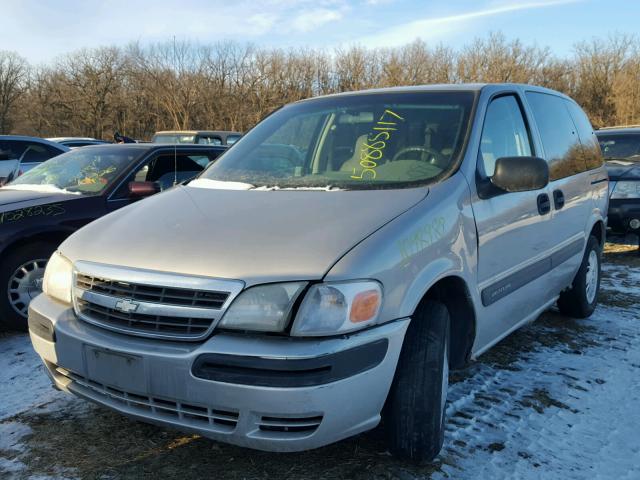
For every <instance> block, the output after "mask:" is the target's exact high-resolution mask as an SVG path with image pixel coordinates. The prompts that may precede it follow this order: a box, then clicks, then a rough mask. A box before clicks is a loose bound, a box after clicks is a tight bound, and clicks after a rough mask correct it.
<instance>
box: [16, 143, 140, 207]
mask: <svg viewBox="0 0 640 480" xmlns="http://www.w3.org/2000/svg"><path fill="white" fill-rule="evenodd" d="M139 153H140V152H139V151H138V150H137V149H129V148H116V149H114V148H113V147H88V148H81V149H78V150H73V151H71V152H67V153H64V154H62V155H59V156H57V157H54V158H52V159H51V160H49V161H47V162H44V163H42V164H40V165H38V166H37V167H35V168H33V169H31V170H29V171H28V172H26V173H25V174H24V175H21V176H20V177H18V178H17V179H15V180H14V181H13V182H11V183H10V184H9V185H8V186H7V187H6V188H20V189H42V188H48V189H57V190H63V191H67V192H72V193H82V194H86V195H99V194H100V193H102V192H103V191H104V190H105V189H106V188H108V187H109V186H110V185H111V184H112V183H113V182H114V181H115V179H116V178H117V177H118V176H119V175H120V174H121V173H122V172H123V171H124V170H125V169H126V168H128V166H129V165H130V164H131V162H132V161H134V160H135V158H136V157H137V156H139Z"/></svg>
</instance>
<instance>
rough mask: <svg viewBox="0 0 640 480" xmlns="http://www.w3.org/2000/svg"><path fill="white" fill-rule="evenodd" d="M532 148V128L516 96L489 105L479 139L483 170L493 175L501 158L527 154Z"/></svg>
mask: <svg viewBox="0 0 640 480" xmlns="http://www.w3.org/2000/svg"><path fill="white" fill-rule="evenodd" d="M531 152H532V149H531V140H530V138H529V132H528V130H527V126H526V124H525V122H524V118H523V116H522V110H521V109H520V104H519V103H518V100H517V99H516V97H514V96H513V95H506V96H504V97H498V98H496V99H495V100H493V101H492V102H491V103H490V104H489V106H488V107H487V114H486V116H485V119H484V126H483V128H482V138H481V141H480V154H481V158H482V166H483V168H484V174H485V175H486V176H487V177H491V176H493V173H494V171H495V166H496V160H497V159H498V158H502V157H528V156H531Z"/></svg>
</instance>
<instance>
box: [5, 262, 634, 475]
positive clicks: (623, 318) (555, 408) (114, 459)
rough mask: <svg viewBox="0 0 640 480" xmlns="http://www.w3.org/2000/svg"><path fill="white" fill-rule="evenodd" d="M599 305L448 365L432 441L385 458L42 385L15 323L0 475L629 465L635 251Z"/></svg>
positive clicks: (562, 471)
mask: <svg viewBox="0 0 640 480" xmlns="http://www.w3.org/2000/svg"><path fill="white" fill-rule="evenodd" d="M608 260H609V263H608V264H606V265H605V267H604V269H603V273H604V279H603V284H602V292H601V306H600V307H599V308H598V310H597V311H596V313H595V314H594V315H593V316H592V317H591V318H590V319H587V320H580V321H577V320H573V319H569V318H566V317H563V316H561V315H560V314H558V313H557V312H549V313H546V314H545V315H543V317H542V318H541V319H539V320H538V321H537V322H535V323H533V324H531V325H529V326H526V327H524V328H523V329H521V330H519V331H518V332H516V333H514V334H513V335H511V336H509V337H508V338H507V339H505V340H504V341H503V342H501V343H500V344H499V345H497V346H496V347H494V348H493V349H492V350H491V351H490V352H488V353H487V354H485V355H484V356H482V357H481V358H480V360H479V361H478V362H476V363H475V364H473V365H472V366H471V367H470V368H469V369H467V370H465V371H463V372H454V373H453V374H452V378H451V387H450V392H449V403H448V408H447V417H448V420H447V427H446V429H447V431H446V437H445V446H444V449H443V451H442V453H441V455H440V456H439V458H438V459H437V460H436V462H434V464H433V465H430V466H415V465H410V464H407V463H402V462H398V461H396V460H394V459H393V458H391V457H390V456H389V455H388V454H387V452H386V451H385V449H384V443H383V441H382V440H381V438H382V435H381V433H380V430H376V431H374V432H371V433H366V434H364V435H360V436H358V437H355V438H352V439H348V440H345V441H343V442H339V443H338V444H334V445H331V446H328V447H325V448H322V449H318V450H314V451H311V452H304V453H299V454H286V455H285V454H279V455H275V454H270V453H265V452H255V451H250V450H245V449H241V448H238V447H233V446H229V445H224V444H218V443H215V442H211V441H209V440H206V439H202V438H199V437H197V436H191V435H188V436H185V435H183V434H180V433H179V432H174V431H171V430H166V429H162V428H158V427H154V426H148V425H145V424H142V423H139V422H132V421H130V420H128V419H126V418H124V417H122V416H120V415H117V414H115V413H112V412H110V411H108V410H105V409H102V408H100V407H97V406H94V405H91V404H89V403H86V402H83V401H81V400H78V399H75V398H73V397H71V396H69V395H66V394H62V393H59V392H56V391H54V390H53V389H51V387H50V386H49V380H48V379H47V377H46V374H45V373H44V371H43V368H42V367H41V365H40V361H39V359H38V358H37V356H36V355H35V353H34V352H33V350H32V349H31V346H30V343H29V339H28V337H27V336H26V335H11V336H5V337H0V352H2V353H0V477H2V478H31V479H35V478H73V477H77V478H139V477H141V476H157V477H167V478H171V477H174V476H176V475H180V476H181V477H183V478H185V479H187V478H202V477H214V478H217V479H226V478H285V477H286V478H290V479H293V478H300V479H302V478H305V479H306V478H321V479H327V478H358V479H369V478H376V479H392V478H393V479H403V480H406V479H415V478H424V479H427V478H429V479H433V480H436V479H438V480H440V479H446V478H455V479H463V480H464V479H491V480H494V479H495V480H499V479H525V480H528V479H548V478H562V479H584V478H589V479H613V478H615V479H619V480H624V479H638V478H640V415H638V409H639V407H640V314H639V313H638V312H639V307H640V288H639V285H640V258H638V257H635V256H633V255H632V254H629V253H625V252H624V251H623V252H612V253H611V252H610V253H609V255H608Z"/></svg>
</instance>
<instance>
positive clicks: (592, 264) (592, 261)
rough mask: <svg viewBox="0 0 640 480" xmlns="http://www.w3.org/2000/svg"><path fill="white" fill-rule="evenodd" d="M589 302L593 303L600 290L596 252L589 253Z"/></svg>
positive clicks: (587, 291) (587, 280)
mask: <svg viewBox="0 0 640 480" xmlns="http://www.w3.org/2000/svg"><path fill="white" fill-rule="evenodd" d="M585 283H586V285H585V288H586V293H587V302H589V303H590V304H591V303H593V301H594V299H595V298H596V290H598V254H597V253H596V251H595V250H591V252H589V258H588V259H587V278H586V282H585Z"/></svg>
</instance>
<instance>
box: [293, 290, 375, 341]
mask: <svg viewBox="0 0 640 480" xmlns="http://www.w3.org/2000/svg"><path fill="white" fill-rule="evenodd" d="M381 306H382V287H381V286H380V284H379V283H378V282H375V281H355V282H338V283H319V284H317V285H313V286H312V287H311V288H310V289H309V291H308V292H307V294H306V295H305V297H304V300H303V301H302V305H301V306H300V310H299V311H298V314H297V315H296V319H295V322H294V324H293V327H292V329H291V335H296V336H321V335H336V334H341V333H347V332H352V331H354V330H360V329H361V328H364V327H367V326H369V325H373V324H374V323H375V322H376V320H377V319H378V313H379V312H380V307H381Z"/></svg>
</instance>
